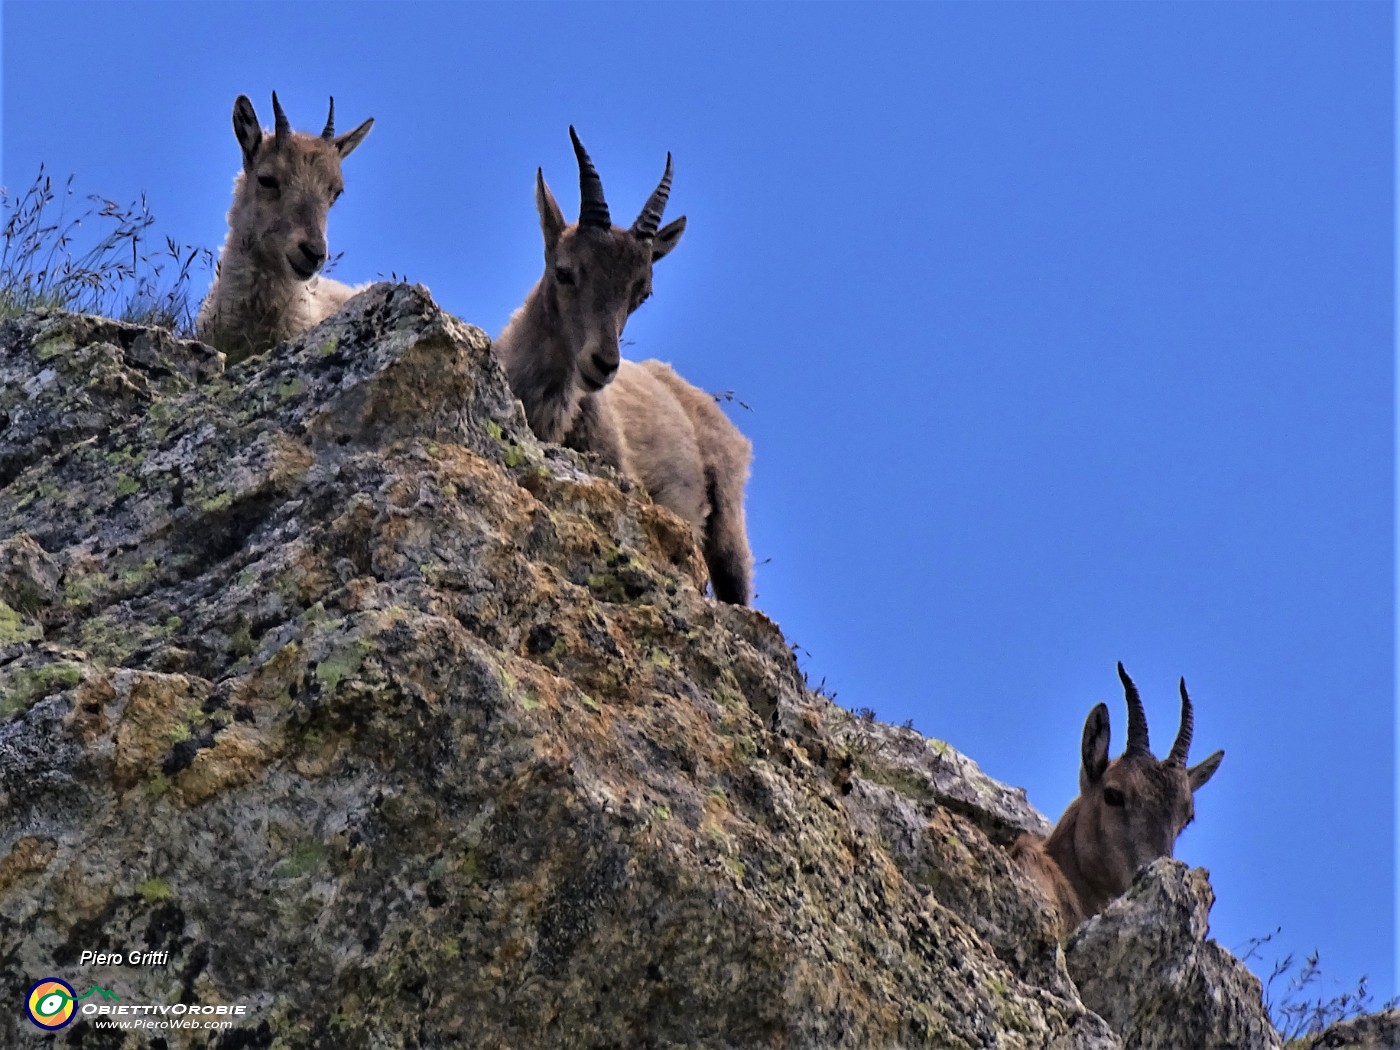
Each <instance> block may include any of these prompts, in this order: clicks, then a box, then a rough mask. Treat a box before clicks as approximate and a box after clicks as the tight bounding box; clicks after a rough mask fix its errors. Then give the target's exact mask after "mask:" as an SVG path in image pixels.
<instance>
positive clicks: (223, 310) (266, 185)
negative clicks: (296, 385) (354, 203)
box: [196, 91, 374, 361]
mask: <svg viewBox="0 0 1400 1050" xmlns="http://www.w3.org/2000/svg"><path fill="white" fill-rule="evenodd" d="M272 112H273V116H274V118H275V122H276V126H275V130H274V131H272V132H271V133H267V132H264V131H263V130H262V127H261V125H260V124H259V123H258V116H257V114H256V113H254V112H253V104H252V102H250V101H248V96H247V95H239V96H238V99H237V101H235V102H234V104H233V134H234V136H235V137H236V138H237V139H238V145H239V146H240V147H241V149H242V150H243V170H242V171H241V172H239V173H238V175H237V177H236V178H235V179H234V181H233V206H232V207H231V208H229V213H228V226H229V229H228V238H227V239H226V240H225V241H224V247H223V251H222V252H221V253H220V255H219V265H218V269H217V270H216V271H215V274H214V283H213V284H212V285H211V286H210V288H209V294H208V295H207V296H205V299H204V303H203V305H202V306H201V307H200V308H199V317H198V318H197V320H196V328H197V330H198V332H199V337H200V338H201V339H202V340H204V341H205V342H206V343H209V344H211V345H212V346H214V347H215V348H216V349H219V350H222V351H223V352H224V353H225V354H227V355H228V357H229V359H230V360H231V361H237V360H241V359H242V358H245V357H248V356H250V355H252V354H256V353H261V352H262V351H264V350H266V349H268V348H269V347H271V346H274V345H275V344H277V343H279V342H281V341H282V340H284V339H289V338H291V337H293V336H296V335H299V334H301V333H302V332H304V331H306V329H308V328H310V327H311V326H312V325H315V324H316V323H318V322H320V321H322V320H324V319H325V318H327V317H329V316H330V315H331V314H333V313H335V311H336V310H338V309H339V308H340V307H341V306H342V305H344V303H345V301H346V300H347V299H349V298H350V297H351V296H352V295H354V294H355V292H357V291H359V290H360V289H359V288H350V287H348V286H347V285H344V284H341V283H340V282H339V281H332V280H330V279H329V278H326V277H318V276H317V274H318V273H319V271H320V269H321V267H322V266H324V265H325V263H326V258H327V252H328V249H327V247H326V216H327V213H329V211H330V208H331V205H332V204H334V203H335V202H336V199H337V198H338V197H339V196H340V194H341V192H342V191H343V190H344V189H345V182H344V180H343V179H342V178H341V175H340V162H341V161H342V160H344V159H345V158H346V157H348V156H349V155H350V153H351V151H352V150H354V148H355V147H356V146H358V145H359V144H360V143H361V142H362V141H363V140H364V137H365V136H366V135H368V134H369V129H370V127H371V126H373V124H374V118H373V117H371V118H370V119H369V120H366V121H365V122H364V123H363V124H361V125H360V126H359V127H357V128H356V129H355V130H354V131H350V132H346V133H345V134H344V135H341V136H339V137H337V136H336V133H335V99H334V98H332V99H331V104H330V115H329V116H328V117H327V118H326V126H325V128H324V129H323V130H322V131H321V134H320V135H307V134H304V133H302V132H294V131H292V127H291V124H290V123H289V122H288V121H287V114H286V113H284V112H282V104H281V103H280V102H278V101H277V93H276V92H275V91H274V92H273V93H272Z"/></svg>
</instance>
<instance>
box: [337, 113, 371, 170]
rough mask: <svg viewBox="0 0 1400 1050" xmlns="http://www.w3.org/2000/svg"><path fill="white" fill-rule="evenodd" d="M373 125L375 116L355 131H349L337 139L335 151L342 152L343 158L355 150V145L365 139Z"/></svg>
mask: <svg viewBox="0 0 1400 1050" xmlns="http://www.w3.org/2000/svg"><path fill="white" fill-rule="evenodd" d="M372 127H374V118H373V117H370V118H369V120H367V121H365V122H364V123H363V124H361V125H360V126H359V127H358V128H356V129H355V130H354V131H347V132H346V133H345V134H344V135H341V136H339V137H338V138H336V139H335V151H336V152H337V153H339V154H340V159H341V160H344V159H345V158H346V157H348V156H350V154H351V153H352V152H354V149H355V147H356V146H358V145H359V144H360V143H361V142H363V141H364V140H365V136H366V135H368V134H369V129H370V128H372Z"/></svg>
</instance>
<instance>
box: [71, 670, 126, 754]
mask: <svg viewBox="0 0 1400 1050" xmlns="http://www.w3.org/2000/svg"><path fill="white" fill-rule="evenodd" d="M116 696H117V693H116V690H115V689H114V688H113V686H112V673H111V672H110V671H106V672H100V673H99V672H96V671H93V670H91V669H89V670H88V672H87V676H86V677H85V678H84V680H83V682H82V684H81V685H79V686H78V687H77V689H75V690H74V691H73V709H72V710H71V711H70V712H69V713H68V717H67V719H66V720H65V725H66V727H67V729H68V731H69V732H70V733H72V734H73V736H74V737H75V738H76V739H77V740H78V741H79V742H81V743H82V744H83V745H84V746H86V747H91V746H92V745H93V744H94V743H95V742H96V741H97V739H98V738H99V737H101V736H104V735H106V734H107V733H109V732H111V728H112V727H111V723H110V721H109V720H108V717H107V710H106V708H107V705H108V704H110V703H111V702H112V701H113V700H115V699H116Z"/></svg>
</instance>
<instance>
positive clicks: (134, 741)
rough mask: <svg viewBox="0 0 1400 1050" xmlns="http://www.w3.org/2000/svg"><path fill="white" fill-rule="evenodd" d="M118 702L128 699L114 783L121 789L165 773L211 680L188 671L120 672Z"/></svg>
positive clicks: (116, 739)
mask: <svg viewBox="0 0 1400 1050" xmlns="http://www.w3.org/2000/svg"><path fill="white" fill-rule="evenodd" d="M114 684H115V686H116V694H117V695H116V700H117V703H119V704H120V703H122V702H123V701H125V705H124V707H123V708H122V712H121V717H120V719H119V721H118V723H117V730H116V734H115V737H114V739H113V754H114V758H115V760H116V765H115V768H114V770H113V772H112V781H113V784H114V785H115V786H116V788H117V790H118V791H125V790H126V789H128V788H130V787H132V786H134V785H136V784H139V783H141V782H143V781H145V780H147V779H148V778H149V777H151V776H153V775H154V774H156V773H158V772H160V767H161V762H162V761H163V760H164V758H165V756H166V755H167V754H169V753H170V749H171V748H172V747H173V746H174V745H175V744H176V743H178V742H179V741H181V740H183V739H187V738H188V736H189V732H190V723H191V720H192V719H193V718H195V717H196V716H197V715H198V713H199V706H200V703H201V702H202V701H203V699H204V697H205V695H207V693H208V683H206V682H199V681H196V680H192V679H189V678H186V677H185V676H184V675H166V674H155V673H151V672H144V671H118V672H117V673H116V675H115V676H114Z"/></svg>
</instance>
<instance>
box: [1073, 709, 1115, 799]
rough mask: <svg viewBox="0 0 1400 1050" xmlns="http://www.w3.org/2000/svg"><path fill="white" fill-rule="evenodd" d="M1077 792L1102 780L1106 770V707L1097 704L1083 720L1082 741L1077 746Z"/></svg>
mask: <svg viewBox="0 0 1400 1050" xmlns="http://www.w3.org/2000/svg"><path fill="white" fill-rule="evenodd" d="M1079 760H1080V766H1079V790H1080V792H1085V791H1088V790H1089V789H1090V788H1091V787H1093V786H1094V785H1095V784H1097V783H1098V782H1099V781H1100V780H1101V779H1103V771H1104V770H1105V769H1107V768H1108V705H1107V704H1099V705H1098V706H1097V707H1095V708H1094V709H1093V710H1092V711H1090V712H1089V717H1088V718H1086V719H1085V720H1084V739H1083V741H1082V742H1081V743H1080V745H1079Z"/></svg>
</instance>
